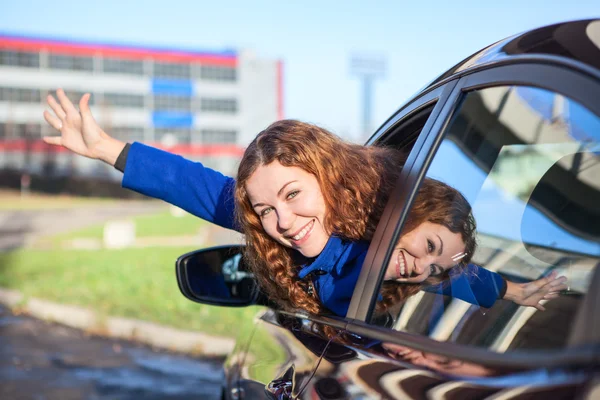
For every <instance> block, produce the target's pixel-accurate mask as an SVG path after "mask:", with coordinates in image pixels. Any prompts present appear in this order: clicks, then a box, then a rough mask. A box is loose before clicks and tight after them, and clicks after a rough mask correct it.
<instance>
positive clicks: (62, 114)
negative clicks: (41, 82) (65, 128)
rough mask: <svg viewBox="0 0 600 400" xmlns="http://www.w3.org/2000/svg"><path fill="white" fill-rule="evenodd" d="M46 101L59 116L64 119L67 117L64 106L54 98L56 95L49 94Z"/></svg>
mask: <svg viewBox="0 0 600 400" xmlns="http://www.w3.org/2000/svg"><path fill="white" fill-rule="evenodd" d="M46 101H47V102H48V105H49V106H50V108H51V109H52V111H54V114H56V116H57V117H58V118H60V119H61V120H64V119H65V118H66V117H67V113H66V112H65V110H63V108H62V106H61V105H60V104H58V102H57V101H56V100H55V99H54V96H52V95H51V94H49V95H48V97H47V98H46Z"/></svg>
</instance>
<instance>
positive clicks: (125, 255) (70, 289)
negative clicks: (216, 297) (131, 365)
mask: <svg viewBox="0 0 600 400" xmlns="http://www.w3.org/2000/svg"><path fill="white" fill-rule="evenodd" d="M191 250H193V248H189V247H188V248H185V247H183V248H161V249H125V250H114V251H83V250H82V251H63V250H51V251H32V250H18V251H15V252H12V253H4V254H0V286H2V287H6V288H12V289H17V290H20V291H21V292H22V293H24V294H25V295H26V296H29V297H37V298H42V299H46V300H50V301H55V302H58V303H62V304H71V305H78V306H83V307H88V308H90V309H93V310H95V311H97V312H99V313H101V314H102V315H106V316H122V317H128V318H136V319H141V320H146V321H152V322H156V323H160V324H164V325H169V326H173V327H176V328H181V329H186V330H198V331H202V332H206V333H210V334H218V335H224V336H230V337H231V336H232V335H233V334H234V333H235V332H236V329H232V326H236V327H237V324H236V321H237V320H238V319H240V318H243V319H248V318H253V316H254V315H255V314H256V309H255V308H252V307H250V308H222V307H210V306H205V305H201V304H197V303H193V302H191V301H189V300H187V299H185V298H184V297H183V295H181V293H180V292H179V289H178V287H177V282H176V279H175V268H174V262H175V259H176V257H177V256H179V255H180V254H183V253H185V252H188V251H191Z"/></svg>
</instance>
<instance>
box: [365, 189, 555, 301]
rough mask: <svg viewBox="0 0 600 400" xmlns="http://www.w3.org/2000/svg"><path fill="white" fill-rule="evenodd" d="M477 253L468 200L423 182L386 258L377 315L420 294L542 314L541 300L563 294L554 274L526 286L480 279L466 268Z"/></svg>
mask: <svg viewBox="0 0 600 400" xmlns="http://www.w3.org/2000/svg"><path fill="white" fill-rule="evenodd" d="M476 247H477V243H476V233H475V219H474V218H473V215H472V213H471V206H470V205H469V203H468V202H467V200H466V199H465V198H464V196H463V195H462V194H461V193H460V192H459V191H457V190H456V189H454V188H452V187H450V186H448V185H446V184H445V183H442V182H440V181H437V180H435V179H430V178H427V179H425V180H424V181H423V183H422V186H421V188H420V189H419V192H418V193H417V196H416V198H415V201H414V203H413V206H412V208H411V210H410V213H409V215H408V217H407V221H406V223H405V226H404V230H403V233H402V235H401V236H400V239H399V240H398V243H397V244H396V246H395V249H394V252H393V253H392V256H391V258H390V263H389V264H388V268H387V270H386V273H385V275H384V283H383V286H382V291H381V293H382V298H381V299H380V302H379V303H378V307H377V308H378V310H380V311H381V310H385V309H387V308H388V307H390V306H392V305H394V304H397V303H399V302H401V301H402V300H404V299H406V298H408V297H409V296H411V295H413V294H415V293H417V292H418V291H420V290H421V289H423V288H426V289H427V290H428V291H434V292H438V293H440V294H446V295H451V296H453V297H457V298H461V299H463V300H466V301H468V302H471V303H475V304H479V305H481V306H483V307H488V308H489V307H491V306H492V305H493V304H494V302H495V301H496V299H498V298H506V299H509V300H513V301H515V302H516V303H517V304H521V305H526V306H532V307H536V308H538V309H543V306H542V305H541V304H539V301H540V300H542V299H550V298H554V297H556V296H558V292H559V291H560V290H564V289H566V285H565V280H566V278H564V277H563V278H559V279H555V277H556V275H555V274H552V275H550V276H549V277H547V278H544V279H540V280H537V281H534V282H530V283H527V284H516V283H513V282H508V281H506V280H504V279H503V278H502V277H501V276H500V275H498V274H489V273H485V274H482V273H480V272H481V271H482V269H481V268H479V269H477V268H476V267H475V266H473V265H472V264H469V262H470V261H471V258H472V257H473V254H474V253H475V249H476ZM478 272H479V273H478ZM451 276H452V277H453V279H455V281H453V283H452V284H451V285H450V284H448V282H446V281H448V280H449V279H450V277H451ZM456 279H460V280H461V281H456ZM444 282H445V283H444ZM478 282H479V283H478ZM481 283H483V284H481Z"/></svg>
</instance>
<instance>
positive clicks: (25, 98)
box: [0, 87, 41, 103]
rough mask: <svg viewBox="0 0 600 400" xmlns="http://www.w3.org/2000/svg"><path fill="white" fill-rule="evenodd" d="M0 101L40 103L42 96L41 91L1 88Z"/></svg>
mask: <svg viewBox="0 0 600 400" xmlns="http://www.w3.org/2000/svg"><path fill="white" fill-rule="evenodd" d="M0 101H8V102H15V103H39V102H40V101H41V95H40V91H39V89H23V88H11V87H0Z"/></svg>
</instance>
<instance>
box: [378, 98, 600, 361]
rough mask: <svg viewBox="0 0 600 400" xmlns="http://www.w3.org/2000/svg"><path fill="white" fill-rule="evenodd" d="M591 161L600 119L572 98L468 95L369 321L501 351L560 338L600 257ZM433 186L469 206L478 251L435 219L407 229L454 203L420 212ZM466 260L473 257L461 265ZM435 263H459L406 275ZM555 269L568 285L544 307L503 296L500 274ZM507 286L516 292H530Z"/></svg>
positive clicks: (533, 274) (599, 147)
mask: <svg viewBox="0 0 600 400" xmlns="http://www.w3.org/2000/svg"><path fill="white" fill-rule="evenodd" d="M599 161H600V118H599V117H598V116H597V115H595V114H593V113H591V112H590V111H588V110H587V109H586V108H585V107H583V106H582V105H580V104H578V103H576V102H575V101H573V100H571V99H569V98H567V97H564V96H562V95H559V94H556V93H553V92H551V91H548V90H543V89H539V88H531V87H516V86H505V87H494V88H488V89H483V90H478V91H473V92H470V93H467V94H466V95H465V96H464V98H463V100H462V103H461V105H460V107H459V108H458V110H457V111H456V113H455V115H454V116H453V118H452V120H451V122H450V124H449V126H448V128H447V130H446V132H445V136H444V139H443V141H442V143H441V145H440V147H439V149H438V151H437V153H436V154H435V157H434V158H433V161H432V163H431V165H430V167H429V169H428V171H427V178H426V179H425V181H424V182H423V183H422V185H421V187H420V189H419V193H418V194H417V196H416V199H415V201H414V202H413V205H412V206H411V210H410V211H409V216H408V218H407V222H406V223H405V226H404V228H403V231H402V232H401V234H400V239H399V241H398V243H399V244H398V245H397V250H395V252H393V253H392V257H391V259H390V263H389V264H388V270H387V271H386V274H387V276H386V278H385V280H384V283H383V286H382V290H381V294H380V295H379V298H378V304H377V308H376V310H375V312H374V318H373V319H372V322H373V323H377V321H386V325H387V326H391V327H393V328H394V329H396V330H401V331H407V332H411V333H417V334H421V335H426V336H429V337H431V338H433V339H436V340H440V341H450V342H456V343H462V344H469V345H474V346H480V347H486V348H489V349H491V350H494V351H498V352H505V351H510V350H515V349H540V348H542V349H551V348H561V347H563V346H565V344H566V341H567V339H568V335H569V332H570V327H571V326H572V322H573V319H574V317H575V315H576V312H577V310H578V308H579V307H580V306H581V304H582V301H583V298H584V296H585V294H586V292H587V288H588V285H589V283H590V279H591V277H592V272H593V270H594V269H595V268H596V267H597V266H598V265H599V261H600V163H599ZM435 185H438V186H439V185H441V186H443V187H445V188H446V189H447V190H450V191H458V192H460V193H461V194H462V195H463V196H464V199H466V201H467V202H468V205H470V207H471V210H472V213H471V215H472V216H473V217H474V220H475V222H476V226H477V230H476V241H477V244H478V245H477V250H476V251H475V253H474V254H467V255H465V254H464V251H465V246H464V240H462V239H461V240H460V243H459V244H458V247H457V245H456V243H454V242H453V236H452V235H448V232H446V233H442V232H443V230H440V229H438V230H435V228H436V224H435V223H434V224H433V226H429V228H431V229H429V230H427V229H425V230H421V231H420V230H419V226H422V225H416V226H417V227H416V228H415V224H416V223H417V222H418V221H417V222H415V221H416V220H417V219H419V218H421V220H423V221H429V220H430V219H435V218H438V219H437V220H435V221H437V223H438V224H437V225H438V226H437V228H439V227H440V226H443V227H446V226H445V225H443V223H441V222H440V221H447V220H448V218H450V217H449V216H450V215H451V214H452V213H450V211H448V212H446V211H444V210H454V211H456V210H457V209H459V208H460V201H458V200H456V199H457V198H453V199H451V200H448V197H445V198H444V199H445V200H444V202H443V204H442V202H440V203H438V206H437V207H435V208H432V209H429V211H427V215H426V216H425V217H423V215H422V214H423V213H424V211H423V210H424V209H421V210H420V209H419V207H422V208H423V207H424V206H423V204H425V200H423V199H427V200H429V201H433V199H434V197H435V196H433V195H431V194H428V193H426V191H427V190H430V191H433V190H434V189H432V187H434V186H435ZM448 188H449V189H448ZM419 196H421V197H419ZM419 198H421V200H419ZM435 198H437V197H435ZM419 212H420V213H421V214H419ZM454 214H457V212H454ZM458 214H460V213H458ZM411 216H412V217H411ZM411 218H412V219H413V220H415V221H413V222H412V225H411V223H410V221H411ZM444 218H446V219H444ZM452 218H458V217H457V216H456V215H455V216H453V217H452ZM455 222H456V221H455ZM455 225H456V224H455ZM448 226H449V225H448ZM452 233H454V232H450V234H452ZM458 236H459V237H460V234H458ZM403 238H404V239H403ZM442 239H443V241H444V245H445V247H446V249H445V250H452V254H449V253H447V252H445V251H444V253H445V254H444V255H445V256H446V258H445V259H444V258H442V259H441V261H440V256H438V254H437V253H438V252H440V245H441V241H442ZM402 240H404V242H402ZM411 246H419V247H418V248H416V247H415V248H413V247H411ZM432 247H435V249H433V250H432V249H431V248H432ZM461 252H462V253H461ZM434 256H437V258H436V257H434ZM427 257H429V258H427ZM469 258H471V259H470V260H469ZM463 260H469V263H468V264H466V265H464V266H461V263H462V261H463ZM437 264H440V265H441V266H442V267H445V266H450V265H457V266H455V267H453V268H451V269H450V270H449V272H447V273H443V274H441V275H440V276H438V277H436V278H431V277H429V278H427V279H426V280H425V282H423V283H414V282H413V283H410V282H409V283H407V282H405V281H406V280H409V279H410V278H414V277H415V275H416V274H417V273H418V272H420V268H421V267H422V265H425V266H426V267H425V268H431V270H432V272H434V270H435V272H439V265H437ZM417 266H418V268H417ZM481 268H485V269H486V270H487V271H491V272H493V273H497V274H498V275H494V274H491V273H488V272H487V271H486V270H482V269H481ZM392 270H395V276H394V273H388V271H392ZM551 271H557V272H558V273H559V274H560V275H564V276H566V277H567V278H568V283H567V285H568V288H566V289H565V290H563V291H561V292H560V293H559V295H558V297H556V298H552V299H549V300H542V301H541V303H540V304H541V305H542V307H544V308H545V311H542V310H538V309H537V308H534V307H531V306H527V305H520V304H517V303H515V302H513V301H509V300H506V299H499V296H502V295H503V290H504V282H503V279H504V280H508V281H511V282H513V283H514V284H524V283H528V282H531V281H535V280H538V279H540V278H542V277H544V276H547V275H548V274H549V273H550V272H551ZM402 272H404V275H403V274H402ZM408 272H410V274H409V275H407V273H408ZM498 276H499V277H501V278H502V279H498ZM398 278H399V279H400V280H403V281H404V282H396V279H398ZM540 284H541V283H540ZM510 285H512V284H510ZM415 286H416V287H418V288H417V289H415ZM511 287H517V288H519V292H518V293H520V294H524V293H526V292H524V291H523V290H525V289H528V290H529V291H531V290H532V289H533V285H531V284H530V285H528V286H525V285H521V286H511ZM527 293H529V292H527ZM529 300H530V301H531V298H530V299H529ZM536 303H537V302H536ZM382 315H385V316H386V317H387V318H382Z"/></svg>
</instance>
